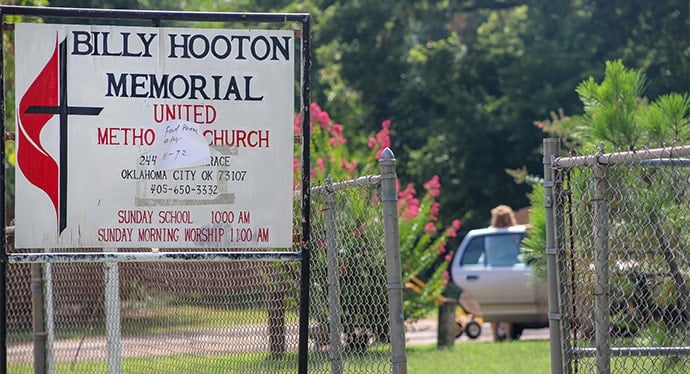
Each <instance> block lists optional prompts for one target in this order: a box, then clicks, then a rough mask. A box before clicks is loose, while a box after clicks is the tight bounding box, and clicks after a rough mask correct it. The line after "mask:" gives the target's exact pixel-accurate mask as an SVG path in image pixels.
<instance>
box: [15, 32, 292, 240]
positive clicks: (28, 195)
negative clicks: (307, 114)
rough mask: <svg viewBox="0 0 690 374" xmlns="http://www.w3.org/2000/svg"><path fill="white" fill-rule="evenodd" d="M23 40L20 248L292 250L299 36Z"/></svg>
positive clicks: (76, 35)
mask: <svg viewBox="0 0 690 374" xmlns="http://www.w3.org/2000/svg"><path fill="white" fill-rule="evenodd" d="M15 38H16V40H15V53H16V55H15V63H16V73H15V74H16V102H17V110H16V113H17V175H16V232H15V235H16V239H15V245H16V247H17V248H46V247H62V248H78V247H122V248H126V247H159V248H193V247H219V248H222V247H227V248H259V247H264V248H268V247H270V248H279V247H283V248H285V247H290V246H291V245H292V207H293V203H292V201H293V197H292V196H293V194H292V191H293V162H292V159H293V141H294V140H293V119H294V87H295V83H294V69H295V56H294V53H295V49H294V34H293V32H291V31H283V30H223V29H187V28H147V27H122V26H91V25H89V26H86V25H49V24H17V25H16V32H15Z"/></svg>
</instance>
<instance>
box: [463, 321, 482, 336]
mask: <svg viewBox="0 0 690 374" xmlns="http://www.w3.org/2000/svg"><path fill="white" fill-rule="evenodd" d="M465 333H466V334H467V336H468V337H469V338H470V339H477V338H478V337H479V335H481V334H482V326H481V325H480V324H478V323H477V322H475V321H470V322H467V324H465Z"/></svg>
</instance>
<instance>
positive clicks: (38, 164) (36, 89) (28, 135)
mask: <svg viewBox="0 0 690 374" xmlns="http://www.w3.org/2000/svg"><path fill="white" fill-rule="evenodd" d="M58 100H59V87H58V45H57V41H56V42H55V49H54V51H53V54H52V56H51V57H50V59H49V60H48V62H47V63H46V65H45V67H44V68H43V70H41V72H40V73H39V74H38V76H37V77H36V79H35V80H34V81H33V83H31V85H30V86H29V88H28V89H27V91H26V93H25V94H24V96H22V98H21V100H20V102H19V111H18V119H17V123H18V128H19V131H18V133H19V134H18V140H17V141H18V144H17V165H18V166H19V167H20V169H21V171H22V173H23V174H24V176H25V177H26V179H27V180H28V181H29V182H30V183H31V184H33V185H34V186H36V187H38V188H39V189H41V190H42V191H43V192H45V193H46V195H48V198H50V201H51V202H52V203H53V207H54V208H55V216H56V217H57V216H58V208H59V205H58V188H59V187H58V186H59V183H58V178H59V176H58V163H57V162H56V161H55V159H54V158H53V157H52V156H51V155H50V154H49V153H48V151H46V149H45V148H44V147H43V144H41V131H42V130H43V128H44V127H45V125H46V124H47V123H48V121H49V120H50V119H51V118H52V117H53V116H54V114H27V113H26V110H27V108H28V107H30V106H36V105H38V106H56V105H58Z"/></svg>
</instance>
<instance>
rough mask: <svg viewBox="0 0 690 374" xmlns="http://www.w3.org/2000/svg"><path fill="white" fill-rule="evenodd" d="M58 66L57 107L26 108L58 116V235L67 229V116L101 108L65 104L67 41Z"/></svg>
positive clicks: (62, 44)
mask: <svg viewBox="0 0 690 374" xmlns="http://www.w3.org/2000/svg"><path fill="white" fill-rule="evenodd" d="M58 64H59V66H60V76H59V78H58V83H59V85H60V87H59V88H60V91H59V95H60V97H59V103H60V104H59V105H58V106H30V107H28V108H26V112H25V113H27V114H58V115H59V116H60V163H59V168H60V181H59V194H60V197H59V199H60V201H59V215H60V217H59V218H58V222H59V225H60V231H59V233H62V232H63V231H64V230H65V228H66V227H67V117H68V116H69V115H82V116H97V115H99V114H100V113H101V111H102V110H103V107H83V106H69V105H68V104H67V39H65V40H63V41H62V42H60V47H59V52H58Z"/></svg>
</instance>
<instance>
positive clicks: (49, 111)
mask: <svg viewBox="0 0 690 374" xmlns="http://www.w3.org/2000/svg"><path fill="white" fill-rule="evenodd" d="M58 40H59V39H58V38H56V40H55V47H54V50H53V53H52V54H51V56H50V58H49V59H48V61H47V63H46V64H45V66H44V67H43V69H42V70H41V72H40V73H39V74H38V76H37V77H36V79H34V81H33V82H32V83H31V84H30V85H29V87H28V89H27V90H26V92H25V93H24V95H23V96H22V97H21V99H20V100H19V108H18V111H17V113H18V115H17V116H18V118H17V124H18V131H17V132H18V134H17V138H18V139H17V142H18V147H17V164H18V165H19V168H20V169H21V171H22V173H23V174H24V176H25V177H26V179H27V180H28V181H29V183H31V184H32V185H34V186H36V187H37V188H39V189H40V190H41V191H43V192H44V193H45V194H46V195H47V196H48V198H49V199H50V201H51V202H52V205H53V208H54V209H55V217H56V226H57V232H58V234H60V233H62V232H63V231H64V230H65V228H66V227H67V151H68V142H67V135H68V132H67V129H68V118H69V116H70V115H86V116H97V115H99V114H100V113H101V111H102V110H103V108H102V107H83V106H69V105H68V101H67V39H66V38H65V39H63V40H62V41H61V42H59V43H58ZM56 115H57V116H58V117H59V121H60V122H59V126H60V127H59V140H58V143H59V148H58V149H59V155H58V157H57V160H56V159H55V158H54V157H53V155H51V154H50V153H48V151H47V150H46V148H45V146H44V144H42V143H41V131H42V130H43V128H44V127H45V126H46V124H48V122H49V121H50V120H51V119H52V118H53V117H54V116H56Z"/></svg>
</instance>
